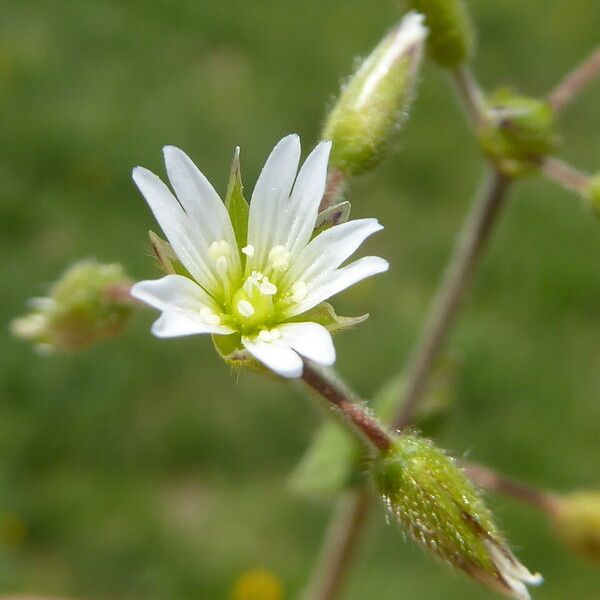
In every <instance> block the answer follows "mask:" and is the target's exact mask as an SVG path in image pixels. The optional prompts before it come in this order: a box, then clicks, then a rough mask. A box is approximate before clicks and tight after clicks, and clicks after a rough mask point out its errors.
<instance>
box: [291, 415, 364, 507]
mask: <svg viewBox="0 0 600 600" xmlns="http://www.w3.org/2000/svg"><path fill="white" fill-rule="evenodd" d="M361 456H362V449H361V447H360V446H359V445H358V444H357V443H356V441H355V440H354V438H353V437H352V436H351V435H349V434H348V433H347V432H346V430H345V429H344V428H343V427H342V426H341V425H340V424H339V423H338V422H337V421H326V422H325V423H323V425H322V426H321V427H320V429H318V430H317V432H316V434H315V436H314V438H313V440H312V442H311V444H310V446H309V447H308V449H307V451H306V452H305V454H304V456H303V457H302V460H301V461H300V463H299V464H298V466H297V467H296V468H295V469H294V471H293V472H292V474H291V477H290V484H291V485H292V487H293V488H294V489H295V490H296V491H298V492H300V493H302V494H311V495H319V494H336V493H338V492H339V491H340V490H343V489H345V488H347V487H350V486H352V485H353V484H356V483H357V482H358V478H359V477H360V470H358V469H355V466H356V465H358V464H360V458H361Z"/></svg>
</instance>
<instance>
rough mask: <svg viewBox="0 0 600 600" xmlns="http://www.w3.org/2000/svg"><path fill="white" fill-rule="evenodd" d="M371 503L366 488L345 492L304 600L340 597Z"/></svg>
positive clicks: (330, 526)
mask: <svg viewBox="0 0 600 600" xmlns="http://www.w3.org/2000/svg"><path fill="white" fill-rule="evenodd" d="M370 500H371V497H370V494H369V491H368V490H367V489H366V488H359V489H354V490H348V491H346V492H344V494H343V495H342V497H341V498H340V500H339V501H338V503H337V506H336V508H335V512H334V514H333V516H332V517H331V520H330V522H329V525H328V526H327V531H326V533H325V538H324V540H323V543H322V545H321V549H320V551H319V556H318V557H317V561H316V565H317V568H316V569H315V570H314V572H313V573H312V575H311V579H310V581H309V582H308V585H307V587H306V589H305V591H304V592H303V594H302V596H301V599H302V600H331V599H332V598H337V597H339V595H340V593H341V592H342V586H343V583H344V581H345V580H346V575H347V573H348V570H349V567H350V564H351V562H352V551H353V549H354V548H355V547H356V544H357V543H358V541H359V537H360V534H361V532H362V524H363V522H364V521H365V520H366V518H367V516H368V514H369V504H370Z"/></svg>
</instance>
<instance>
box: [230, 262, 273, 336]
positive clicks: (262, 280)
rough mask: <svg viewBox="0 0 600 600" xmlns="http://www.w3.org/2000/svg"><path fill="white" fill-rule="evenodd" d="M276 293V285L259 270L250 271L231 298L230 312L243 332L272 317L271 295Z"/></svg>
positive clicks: (262, 323) (266, 321) (258, 325)
mask: <svg viewBox="0 0 600 600" xmlns="http://www.w3.org/2000/svg"><path fill="white" fill-rule="evenodd" d="M276 293H277V286H276V285H275V284H273V283H271V282H270V281H269V278H268V277H266V276H265V275H263V274H262V273H261V272H260V271H252V273H251V274H250V276H249V277H248V278H247V279H246V281H244V283H243V285H242V287H241V288H240V289H239V290H237V292H235V294H234V295H233V298H232V299H231V314H232V315H233V317H234V318H235V320H236V321H237V323H238V324H239V326H240V329H241V330H242V331H243V332H244V333H247V332H249V331H251V330H253V329H256V328H257V327H260V326H261V325H264V324H265V323H268V322H269V321H270V320H271V319H272V318H273V315H274V312H275V311H274V308H273V296H274V295H275V294H276Z"/></svg>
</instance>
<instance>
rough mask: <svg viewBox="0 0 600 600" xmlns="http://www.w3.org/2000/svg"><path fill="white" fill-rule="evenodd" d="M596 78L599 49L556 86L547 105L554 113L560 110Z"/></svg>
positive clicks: (549, 95) (599, 72)
mask: <svg viewBox="0 0 600 600" xmlns="http://www.w3.org/2000/svg"><path fill="white" fill-rule="evenodd" d="M598 76H600V47H598V48H596V49H595V50H594V51H593V52H592V53H591V54H590V55H589V56H588V57H587V58H586V59H585V60H584V61H583V62H582V63H581V64H580V65H579V66H577V67H575V69H573V70H572V71H571V72H569V73H568V74H567V75H566V77H565V78H564V79H563V80H562V81H560V82H559V83H558V84H557V85H556V87H555V88H554V89H553V90H552V91H551V92H550V93H549V94H548V103H549V104H550V106H551V107H552V108H553V109H554V110H555V111H557V112H558V111H560V110H562V109H563V108H564V107H565V106H566V105H567V104H569V102H571V101H572V100H574V99H575V98H576V97H577V96H578V95H579V94H580V93H581V91H582V90H583V88H584V87H586V86H587V85H588V84H589V83H591V82H592V81H593V80H594V79H595V78H596V77H598Z"/></svg>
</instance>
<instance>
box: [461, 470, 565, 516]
mask: <svg viewBox="0 0 600 600" xmlns="http://www.w3.org/2000/svg"><path fill="white" fill-rule="evenodd" d="M463 468H464V470H465V474H466V475H467V477H468V478H469V479H470V480H471V481H472V482H473V483H474V484H475V485H478V486H479V487H482V488H485V489H487V490H491V491H494V492H497V493H499V494H502V495H503V496H509V497H511V498H514V499H515V500H519V501H520V502H523V503H525V504H529V505H531V506H533V507H534V508H537V509H540V510H541V511H543V512H545V513H546V514H548V516H553V515H555V514H556V513H557V512H558V504H559V501H558V499H557V498H556V496H555V495H554V494H552V493H551V492H547V491H545V490H539V489H536V488H533V487H530V486H528V485H525V484H523V483H520V482H518V481H514V480H513V479H510V478H509V477H506V476H505V475H502V474H501V473H498V472H496V471H494V470H492V469H490V468H489V467H485V466H483V465H478V464H474V463H464V464H463Z"/></svg>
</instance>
